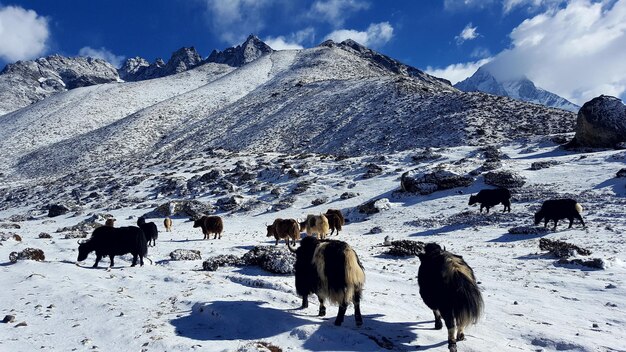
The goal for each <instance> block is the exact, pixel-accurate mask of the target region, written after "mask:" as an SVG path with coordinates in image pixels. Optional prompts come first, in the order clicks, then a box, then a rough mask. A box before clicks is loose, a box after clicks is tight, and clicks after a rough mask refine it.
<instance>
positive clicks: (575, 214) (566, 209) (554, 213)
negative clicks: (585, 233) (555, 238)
mask: <svg viewBox="0 0 626 352" xmlns="http://www.w3.org/2000/svg"><path fill="white" fill-rule="evenodd" d="M582 212H583V207H582V206H581V205H580V204H578V203H577V202H576V201H575V200H573V199H551V200H546V201H545V202H543V204H542V205H541V209H539V211H538V212H536V213H535V225H539V223H540V222H541V220H545V222H544V224H543V227H548V221H550V220H554V227H553V228H552V229H553V230H556V225H557V223H558V222H559V220H560V219H568V220H569V227H568V229H569V228H572V225H573V224H574V218H576V219H578V220H580V223H581V224H583V227H585V221H583V217H582V216H581V215H580V214H581V213H582Z"/></svg>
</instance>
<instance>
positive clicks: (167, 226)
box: [163, 218, 172, 232]
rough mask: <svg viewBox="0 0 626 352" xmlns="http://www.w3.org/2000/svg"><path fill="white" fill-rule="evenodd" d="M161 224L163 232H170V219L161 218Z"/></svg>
mask: <svg viewBox="0 0 626 352" xmlns="http://www.w3.org/2000/svg"><path fill="white" fill-rule="evenodd" d="M163 226H165V232H172V219H170V218H165V219H163Z"/></svg>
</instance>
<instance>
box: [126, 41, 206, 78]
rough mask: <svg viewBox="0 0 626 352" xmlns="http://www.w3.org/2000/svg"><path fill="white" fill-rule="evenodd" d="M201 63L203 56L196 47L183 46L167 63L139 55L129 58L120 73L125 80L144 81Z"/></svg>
mask: <svg viewBox="0 0 626 352" xmlns="http://www.w3.org/2000/svg"><path fill="white" fill-rule="evenodd" d="M201 63H202V58H201V57H200V55H199V54H198V52H197V51H196V49H195V48H194V47H189V48H185V47H183V48H180V49H178V50H176V51H175V52H173V53H172V56H171V57H170V59H169V61H168V62H167V64H166V63H165V62H163V60H161V59H157V60H156V61H155V62H154V63H152V64H150V63H149V62H148V61H147V60H145V59H143V58H141V57H138V56H137V57H133V58H130V59H127V60H126V61H125V62H124V64H123V65H122V67H121V68H120V69H119V74H120V77H121V78H122V79H123V80H125V81H143V80H146V79H153V78H159V77H164V76H169V75H173V74H177V73H180V72H184V71H187V70H190V69H192V68H194V67H196V66H198V65H200V64H201Z"/></svg>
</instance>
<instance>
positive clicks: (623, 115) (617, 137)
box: [571, 95, 626, 148]
mask: <svg viewBox="0 0 626 352" xmlns="http://www.w3.org/2000/svg"><path fill="white" fill-rule="evenodd" d="M624 142H626V106H625V105H624V104H623V103H622V101H621V100H620V99H618V98H615V97H611V96H607V95H601V96H599V97H597V98H593V99H591V100H590V101H588V102H586V103H585V105H583V107H582V108H580V111H578V120H577V121H576V135H575V136H574V140H573V141H572V143H571V145H572V146H580V147H592V148H612V147H614V146H616V145H617V144H619V143H624Z"/></svg>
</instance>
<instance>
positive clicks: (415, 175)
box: [400, 170, 474, 194]
mask: <svg viewBox="0 0 626 352" xmlns="http://www.w3.org/2000/svg"><path fill="white" fill-rule="evenodd" d="M473 182H474V179H473V178H472V177H470V176H465V175H459V174H457V173H454V172H452V171H448V170H436V171H433V172H426V173H424V172H420V171H416V170H414V171H407V172H405V173H404V174H402V177H401V179H400V187H401V188H402V190H403V191H405V192H411V193H419V194H431V193H433V192H436V191H441V190H444V189H450V188H455V187H467V186H469V185H471V184H472V183H473Z"/></svg>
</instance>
